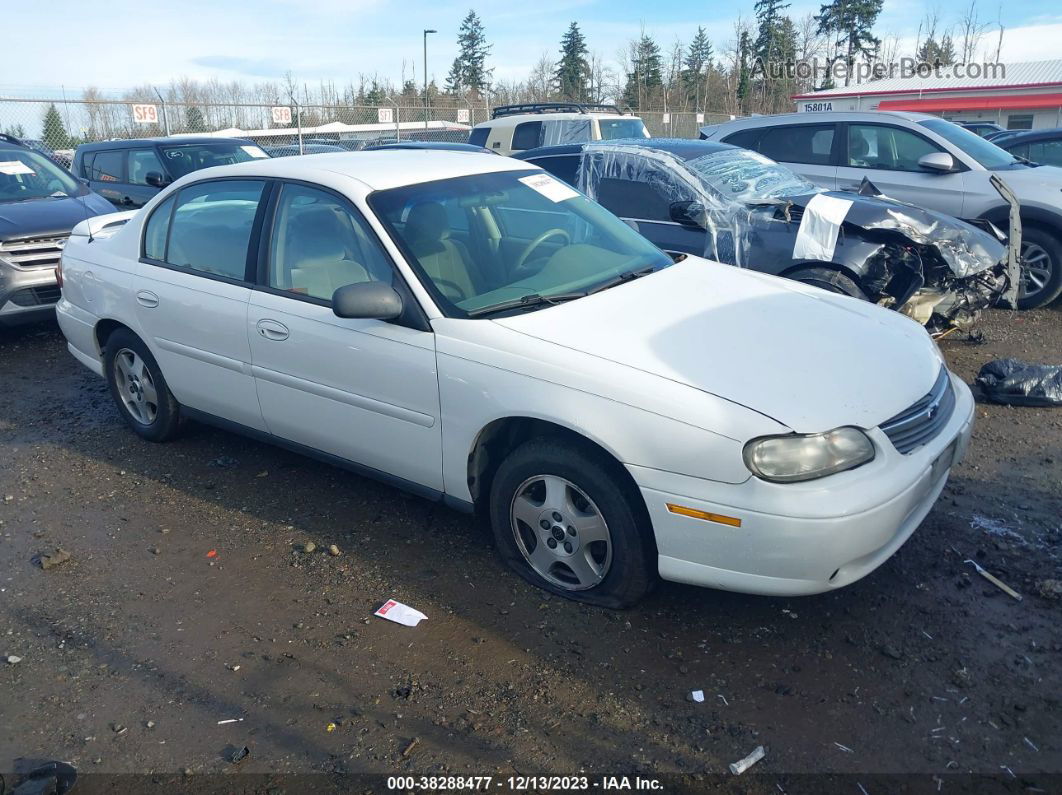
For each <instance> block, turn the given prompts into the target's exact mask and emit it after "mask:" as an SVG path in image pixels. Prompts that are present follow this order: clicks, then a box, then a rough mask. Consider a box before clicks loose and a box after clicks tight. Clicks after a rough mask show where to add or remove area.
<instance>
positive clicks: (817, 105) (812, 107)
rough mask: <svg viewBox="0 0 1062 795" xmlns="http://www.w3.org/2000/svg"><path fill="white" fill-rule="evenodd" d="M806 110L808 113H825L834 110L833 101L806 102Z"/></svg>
mask: <svg viewBox="0 0 1062 795" xmlns="http://www.w3.org/2000/svg"><path fill="white" fill-rule="evenodd" d="M804 110H805V111H807V112H808V113H823V112H827V111H831V110H833V103H832V102H805V103H804Z"/></svg>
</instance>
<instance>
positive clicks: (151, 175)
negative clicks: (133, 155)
mask: <svg viewBox="0 0 1062 795" xmlns="http://www.w3.org/2000/svg"><path fill="white" fill-rule="evenodd" d="M144 182H146V183H147V184H148V185H150V186H151V187H153V188H165V187H166V186H167V185H168V184H169V183H168V182H167V181H166V178H165V177H164V176H162V174H160V173H159V172H157V171H149V172H148V173H147V174H145V175H144Z"/></svg>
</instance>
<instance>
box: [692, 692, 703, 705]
mask: <svg viewBox="0 0 1062 795" xmlns="http://www.w3.org/2000/svg"><path fill="white" fill-rule="evenodd" d="M690 698H692V699H693V700H694V701H696V702H698V703H700V702H701V701H704V691H703V690H694V691H692V692H691V693H690Z"/></svg>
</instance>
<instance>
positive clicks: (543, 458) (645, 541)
mask: <svg viewBox="0 0 1062 795" xmlns="http://www.w3.org/2000/svg"><path fill="white" fill-rule="evenodd" d="M625 476H626V473H625V472H624V471H623V470H622V469H620V465H619V464H617V463H615V462H614V461H611V460H609V459H607V458H606V457H605V456H604V455H602V454H600V453H599V452H597V451H596V450H594V449H592V448H590V447H589V446H588V445H579V444H572V443H569V442H566V441H564V440H559V439H549V438H536V439H531V440H529V441H527V442H525V443H524V444H522V445H520V446H519V447H518V448H516V449H515V450H514V451H513V452H511V453H510V454H509V456H508V457H507V458H506V459H505V460H504V461H502V463H501V466H499V467H498V471H497V472H496V473H495V475H494V478H493V481H492V483H491V489H490V505H489V515H490V524H491V530H492V532H493V534H494V540H495V544H496V545H497V548H498V552H499V554H500V555H501V557H502V558H503V559H504V560H505V562H506V563H507V564H508V565H509V566H510V567H511V568H512V569H513V570H514V571H516V572H517V573H518V574H519V575H520V576H521V577H523V578H524V579H526V580H527V581H528V582H530V583H532V584H533V585H537V586H538V587H539V588H543V589H545V590H547V591H550V592H552V593H555V594H558V595H560V596H564V597H566V598H568V599H573V600H575V601H579V602H586V603H588V604H593V605H599V606H601V607H610V608H623V607H629V606H631V605H633V604H635V603H636V602H637V601H638V600H640V599H641V598H642V597H643V596H645V594H646V593H648V592H649V591H650V590H651V588H652V586H653V585H654V584H655V581H656V560H655V556H656V549H655V545H654V544H653V542H652V539H651V536H650V535H649V534H650V533H651V532H652V530H651V528H650V527H649V526H648V520H647V519H646V518H645V517H644V513H645V511H644V508H643V507H642V506H641V504H640V502H635V499H636V497H635V495H629V496H628V494H627V493H625V492H628V491H629V488H628V483H627V478H626V477H625ZM558 517H559V518H558Z"/></svg>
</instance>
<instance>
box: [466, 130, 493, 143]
mask: <svg viewBox="0 0 1062 795" xmlns="http://www.w3.org/2000/svg"><path fill="white" fill-rule="evenodd" d="M489 137H490V127H476V128H475V129H473V130H472V132H470V133H469V134H468V142H469V143H470V144H472V145H473V146H486V145H487V139H488V138H489Z"/></svg>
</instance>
